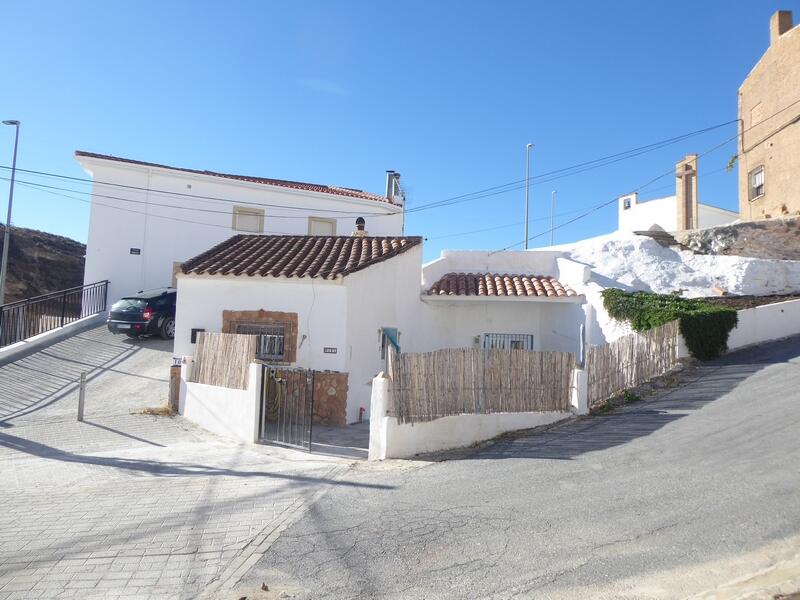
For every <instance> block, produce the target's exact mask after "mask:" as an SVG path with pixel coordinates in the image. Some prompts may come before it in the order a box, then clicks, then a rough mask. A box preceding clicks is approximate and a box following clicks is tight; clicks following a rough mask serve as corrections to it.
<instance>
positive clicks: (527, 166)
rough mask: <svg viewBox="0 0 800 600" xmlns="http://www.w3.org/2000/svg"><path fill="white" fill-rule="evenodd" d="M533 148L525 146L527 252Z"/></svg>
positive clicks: (529, 145) (526, 246) (530, 145)
mask: <svg viewBox="0 0 800 600" xmlns="http://www.w3.org/2000/svg"><path fill="white" fill-rule="evenodd" d="M531 148H533V144H528V145H527V146H525V250H527V249H528V197H529V196H530V187H531V184H530V180H531Z"/></svg>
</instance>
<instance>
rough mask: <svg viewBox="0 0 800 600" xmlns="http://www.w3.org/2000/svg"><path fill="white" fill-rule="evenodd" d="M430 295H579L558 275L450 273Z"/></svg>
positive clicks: (434, 285)
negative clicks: (556, 276) (557, 276)
mask: <svg viewBox="0 0 800 600" xmlns="http://www.w3.org/2000/svg"><path fill="white" fill-rule="evenodd" d="M427 294H428V295H429V296H516V297H531V296H546V297H548V298H550V297H553V298H555V297H566V296H577V295H578V294H576V293H575V291H574V290H573V289H572V288H570V287H569V286H568V285H564V284H562V283H561V282H560V281H558V279H556V278H555V277H543V276H535V275H508V274H503V275H501V274H499V273H447V274H446V275H445V276H444V277H442V278H441V279H440V280H439V281H437V282H436V283H434V284H433V285H432V286H431V288H430V289H429V290H428V291H427Z"/></svg>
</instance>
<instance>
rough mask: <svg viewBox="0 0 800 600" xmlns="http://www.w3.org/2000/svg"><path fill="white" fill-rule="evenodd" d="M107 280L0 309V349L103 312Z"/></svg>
mask: <svg viewBox="0 0 800 600" xmlns="http://www.w3.org/2000/svg"><path fill="white" fill-rule="evenodd" d="M107 297H108V281H98V282H97V283H90V284H88V285H79V286H77V287H74V288H69V289H66V290H61V291H58V292H53V293H52V294H44V295H43V296H36V297H35V298H28V299H27V300H18V301H17V302H10V303H8V304H3V305H2V306H0V348H2V347H3V346H8V345H10V344H15V343H17V342H21V341H22V340H26V339H28V338H30V337H33V336H35V335H39V334H41V333H45V332H47V331H51V330H53V329H58V328H59V327H63V326H64V325H67V324H69V323H72V322H73V321H77V320H78V319H83V318H84V317H89V316H92V315H96V314H98V313H101V312H103V311H105V310H106V302H107V299H108V298H107Z"/></svg>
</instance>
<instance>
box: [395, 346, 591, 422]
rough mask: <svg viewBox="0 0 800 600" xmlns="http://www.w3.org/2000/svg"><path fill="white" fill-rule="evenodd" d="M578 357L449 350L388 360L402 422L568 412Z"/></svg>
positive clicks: (556, 354)
mask: <svg viewBox="0 0 800 600" xmlns="http://www.w3.org/2000/svg"><path fill="white" fill-rule="evenodd" d="M574 367H575V356H574V355H573V354H570V353H568V352H529V351H525V350H499V349H490V350H483V349H473V348H447V349H444V350H436V351H434V352H418V353H404V354H398V353H396V352H392V354H391V355H390V359H389V373H390V376H391V381H392V383H391V387H392V398H393V406H392V407H390V414H393V415H394V416H396V417H397V418H398V420H399V421H400V422H401V423H406V422H414V421H431V420H433V419H438V418H440V417H446V416H449V415H461V414H488V413H498V412H537V411H567V410H569V405H570V390H571V385H572V371H573V369H574Z"/></svg>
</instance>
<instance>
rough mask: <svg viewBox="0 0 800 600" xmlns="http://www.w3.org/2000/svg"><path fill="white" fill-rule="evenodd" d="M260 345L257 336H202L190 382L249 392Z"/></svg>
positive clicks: (198, 340)
mask: <svg viewBox="0 0 800 600" xmlns="http://www.w3.org/2000/svg"><path fill="white" fill-rule="evenodd" d="M257 341H258V337H257V336H255V335H244V334H238V333H208V332H201V333H198V335H197V347H196V349H195V354H194V367H193V368H192V373H191V377H190V378H189V381H191V382H192V383H205V384H206V385H216V386H219V387H226V388H234V389H237V390H246V389H247V378H248V374H249V370H250V363H252V362H253V360H254V359H255V355H256V343H257Z"/></svg>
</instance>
